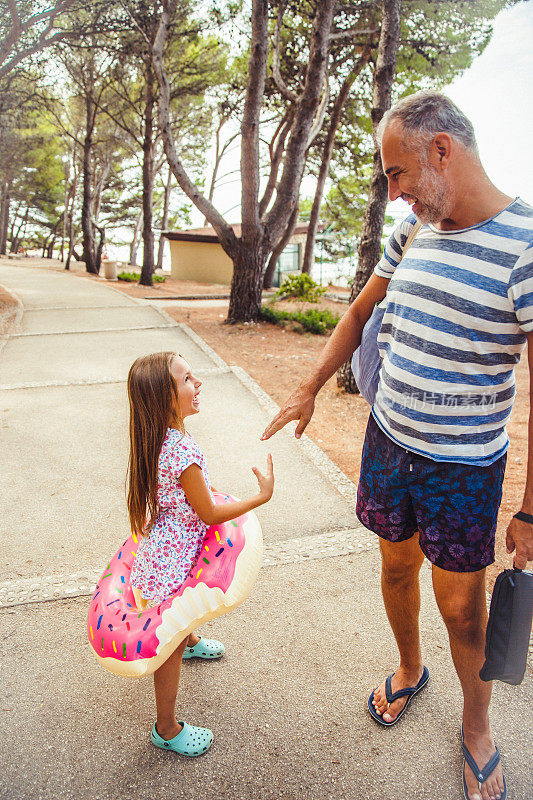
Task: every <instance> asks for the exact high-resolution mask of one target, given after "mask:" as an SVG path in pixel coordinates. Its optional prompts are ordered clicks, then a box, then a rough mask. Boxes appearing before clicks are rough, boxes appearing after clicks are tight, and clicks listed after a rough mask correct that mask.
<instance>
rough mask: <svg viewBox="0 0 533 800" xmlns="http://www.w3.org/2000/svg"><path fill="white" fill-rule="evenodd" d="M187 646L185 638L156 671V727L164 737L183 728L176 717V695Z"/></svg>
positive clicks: (171, 737)
mask: <svg viewBox="0 0 533 800" xmlns="http://www.w3.org/2000/svg"><path fill="white" fill-rule="evenodd" d="M186 646H187V639H184V640H183V641H182V642H181V644H180V645H179V646H178V647H177V648H176V649H175V650H174V652H173V653H172V655H171V656H169V658H167V660H166V661H165V663H164V664H161V666H160V667H159V669H156V671H155V672H154V689H155V705H156V709H157V721H156V727H157V732H158V734H159V735H160V736H161V737H162V738H163V739H173V738H174V736H177V735H178V733H179V732H180V731H181V729H182V726H181V725H180V724H179V723H178V721H177V719H176V696H177V694H178V684H179V681H180V672H181V658H182V656H183V651H184V650H185V648H186Z"/></svg>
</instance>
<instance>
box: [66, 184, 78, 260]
mask: <svg viewBox="0 0 533 800" xmlns="http://www.w3.org/2000/svg"><path fill="white" fill-rule="evenodd" d="M77 188H78V173H77V171H76V169H75V168H74V179H73V181H72V186H71V187H70V191H69V212H68V254H67V261H66V263H65V269H70V259H71V258H72V251H73V249H74V204H75V202H76V190H77Z"/></svg>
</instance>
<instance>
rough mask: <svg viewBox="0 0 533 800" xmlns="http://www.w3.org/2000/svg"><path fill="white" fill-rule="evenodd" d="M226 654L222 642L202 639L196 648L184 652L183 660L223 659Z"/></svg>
mask: <svg viewBox="0 0 533 800" xmlns="http://www.w3.org/2000/svg"><path fill="white" fill-rule="evenodd" d="M225 652H226V650H225V648H224V645H223V644H222V642H217V640H216V639H204V638H202V639H200V641H199V642H197V643H196V644H195V645H194V647H186V648H185V650H184V651H183V658H207V659H213V658H221V656H223V655H224V653H225Z"/></svg>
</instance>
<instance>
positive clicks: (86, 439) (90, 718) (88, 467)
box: [0, 262, 533, 800]
mask: <svg viewBox="0 0 533 800" xmlns="http://www.w3.org/2000/svg"><path fill="white" fill-rule="evenodd" d="M0 284H2V285H3V286H5V287H6V288H8V289H9V290H11V291H12V292H14V293H15V294H16V295H17V296H18V298H19V299H20V301H21V303H22V305H23V310H24V314H23V317H22V321H21V324H20V327H19V329H18V330H17V332H16V333H15V334H14V335H12V336H11V337H10V338H9V340H8V341H7V343H5V346H4V348H3V350H2V352H1V353H0V409H1V420H2V429H1V430H2V437H1V440H0V463H1V464H2V492H1V499H0V503H1V508H0V513H1V515H2V519H3V522H4V525H3V532H2V536H1V539H0V667H1V670H2V672H1V687H2V688H1V689H0V699H1V703H0V733H1V736H2V738H1V744H0V759H1V762H0V763H1V764H2V770H1V771H0V798H2V800H3V798H6V799H8V798H9V800H11V798H13V800H15V798H17V800H25V799H26V798H28V799H29V798H30V797H31V798H43V799H44V798H46V800H48V798H50V800H52V798H53V800H67V798H76V799H77V800H79V798H81V800H89V798H90V800H96V799H97V798H100V799H101V800H118V798H167V797H176V798H194V799H195V800H203V798H210V799H211V800H232V799H233V798H235V800H241V798H243V799H244V798H246V799H247V798H258V799H259V798H261V800H270V798H272V800H274V799H275V798H276V799H277V798H298V800H304V799H305V798H310V799H311V798H313V800H314V798H317V797H320V798H331V799H332V800H339V798H347V799H348V800H352V799H353V800H356V798H357V800H360V799H361V798H368V799H369V800H370V799H372V800H374V798H376V800H377V799H378V798H386V799H387V800H400V798H402V800H404V798H413V800H418V798H420V800H422V798H424V800H425V799H426V798H428V797H431V796H433V797H442V798H456V797H457V798H459V797H461V796H462V792H461V783H460V769H461V759H460V755H459V717H460V691H459V687H458V685H457V681H456V678H455V674H454V671H453V666H452V662H451V658H450V653H449V646H448V642H447V638H446V634H445V630H444V628H443V625H442V623H441V621H440V619H439V616H438V613H437V610H436V607H435V603H434V600H433V597H432V593H431V585H430V584H431V582H430V572H429V569H426V568H424V569H423V575H422V588H423V619H422V629H423V634H424V657H425V660H426V663H427V664H428V666H429V669H430V671H431V674H432V681H431V682H430V685H429V687H428V690H427V691H426V692H424V693H423V694H422V695H421V696H420V698H419V699H417V701H416V702H414V703H413V706H412V708H411V709H410V712H409V715H406V717H405V719H404V720H403V721H402V723H400V724H399V725H398V726H397V727H396V728H393V729H391V730H383V729H381V728H379V727H378V726H377V725H375V724H374V723H373V722H372V721H371V720H370V718H369V716H368V714H367V713H366V712H365V707H366V699H367V697H368V693H369V690H370V688H371V687H372V686H374V685H376V684H377V683H378V682H379V681H380V679H381V678H382V677H383V676H384V675H385V674H387V673H388V672H390V671H391V669H392V668H394V665H395V650H394V642H393V639H392V636H391V633H390V631H389V628H388V625H387V623H386V618H385V614H384V610H383V605H382V602H381V598H380V591H379V558H378V552H377V548H376V542H375V538H374V537H373V536H372V535H371V534H369V533H368V532H367V531H366V530H365V529H363V528H362V527H361V526H360V525H359V523H358V522H357V519H356V518H355V515H354V513H353V506H354V496H355V487H354V486H353V484H351V482H350V481H349V480H348V479H347V478H346V477H345V476H344V475H342V473H340V471H339V470H338V469H337V468H336V467H335V466H334V465H333V464H332V463H331V462H330V461H329V459H328V458H327V457H326V456H325V455H324V454H323V453H322V451H320V450H319V448H317V447H316V446H314V445H313V444H312V443H311V442H310V441H309V440H306V439H305V438H304V439H303V440H302V441H301V442H299V443H298V442H296V441H295V440H294V438H293V437H291V435H290V434H289V433H285V432H283V433H282V434H279V435H278V436H277V437H275V438H274V439H273V440H271V442H269V443H261V442H259V441H258V436H259V434H260V432H261V431H262V430H263V428H264V425H265V422H266V421H267V419H268V418H269V417H270V416H271V414H272V413H273V411H274V410H275V406H274V404H273V403H272V401H271V400H270V398H269V397H268V396H267V395H265V393H264V392H262V391H261V389H260V388H259V387H258V386H257V385H256V384H255V383H254V382H253V381H252V379H251V378H250V377H249V376H248V375H247V374H246V373H245V372H244V371H243V370H241V369H238V368H229V367H228V366H227V365H226V364H225V363H224V362H223V361H222V360H221V359H220V358H219V357H218V356H217V355H216V354H215V353H213V351H211V350H210V349H209V348H208V347H207V346H206V345H205V343H203V342H202V341H201V340H200V339H199V338H198V337H197V336H196V335H195V334H194V333H193V332H192V331H190V330H189V329H188V328H187V326H185V325H178V324H176V323H175V322H174V321H173V320H172V319H171V318H170V317H168V316H167V315H165V314H164V312H162V311H161V310H160V309H158V308H156V307H154V306H151V305H149V304H146V303H139V302H137V301H135V300H132V299H131V298H128V297H125V296H124V295H122V294H121V293H119V292H117V291H115V290H113V289H112V288H110V287H109V286H107V285H105V284H104V283H103V282H102V283H101V284H100V283H98V282H95V281H88V280H86V279H84V278H80V277H79V276H75V275H69V274H66V273H65V274H62V273H60V272H57V271H49V270H43V269H35V268H32V269H30V268H27V267H25V266H24V265H23V264H18V263H17V264H16V265H11V264H9V265H7V264H5V262H2V263H1V264H0ZM160 349H169V350H177V351H179V352H180V353H182V354H183V355H184V356H185V357H186V358H187V359H188V360H190V362H191V363H192V364H193V365H194V367H195V370H196V371H197V373H198V374H199V375H200V376H201V377H202V379H203V380H204V388H203V395H202V396H203V406H202V413H201V414H200V415H198V417H195V418H194V419H193V420H192V423H191V426H190V429H191V432H192V433H193V435H194V436H196V438H197V439H198V441H199V442H200V444H201V446H202V448H203V449H204V451H205V453H206V455H207V459H208V464H209V466H210V472H211V478H212V482H213V483H214V485H216V486H219V487H221V488H224V489H226V490H228V491H230V492H232V493H233V494H236V495H241V496H245V495H248V494H250V493H252V492H253V491H254V490H255V488H254V486H255V479H254V478H253V475H252V473H251V470H250V466H251V465H252V464H254V463H255V464H257V465H258V466H259V467H260V468H261V466H263V465H264V463H265V459H266V453H267V450H271V451H272V453H273V457H274V464H275V470H276V475H277V484H276V490H275V494H274V498H273V499H272V501H271V503H269V504H268V505H267V506H265V507H263V508H262V509H259V510H258V516H259V518H260V521H261V524H262V526H263V532H264V537H265V545H266V547H265V567H264V569H263V570H262V571H261V573H260V576H259V579H258V581H257V584H256V586H255V588H254V590H253V592H252V595H251V597H250V598H249V600H248V601H247V602H246V603H245V604H244V605H243V606H242V607H241V608H239V609H238V610H237V611H235V612H233V613H232V614H229V615H227V616H225V617H222V618H220V619H218V620H215V621H214V622H212V623H210V624H209V625H207V626H205V628H204V629H203V632H204V633H205V634H207V635H216V636H218V637H220V638H221V639H223V640H224V642H225V644H226V647H227V656H226V657H225V658H224V659H223V660H222V661H221V662H219V663H213V664H205V663H201V664H196V663H186V664H185V665H184V668H183V672H182V683H181V687H180V692H179V695H178V708H179V713H180V717H185V718H186V719H187V720H189V721H191V722H193V723H197V724H205V725H208V726H209V727H211V728H212V729H213V731H214V733H215V743H214V745H213V747H212V749H211V750H210V751H209V753H208V754H206V755H205V756H204V757H202V758H201V759H198V760H195V761H193V762H189V761H185V760H184V759H180V758H179V757H174V756H173V755H172V754H168V753H163V752H161V751H158V750H156V749H155V748H154V747H152V746H151V745H150V744H149V742H148V733H149V730H150V727H151V724H152V722H153V713H154V711H153V694H152V692H153V690H152V683H151V679H144V680H133V681H128V680H124V679H119V678H117V677H116V676H113V675H111V674H109V673H107V672H105V671H103V670H102V669H101V668H100V667H99V666H98V664H97V663H96V661H95V660H94V659H93V657H92V656H91V654H90V652H89V648H88V645H87V643H86V632H85V624H86V614H87V599H88V596H89V595H90V594H91V593H92V586H93V585H94V582H95V580H96V579H97V577H98V576H99V574H100V572H101V569H102V568H103V566H105V561H106V559H107V558H108V557H109V556H110V555H112V554H113V553H114V552H115V550H116V549H117V546H118V545H119V544H120V543H121V541H123V540H124V538H125V537H126V535H127V533H128V526H127V517H126V510H125V502H124V477H125V467H126V457H127V400H126V390H125V378H126V375H127V371H128V368H129V366H130V364H131V362H132V361H133V360H134V358H136V357H137V356H138V355H140V354H142V353H147V352H151V351H154V350H160ZM47 601H51V602H47ZM532 701H533V681H532V680H531V676H530V675H528V676H527V677H526V679H525V681H524V683H523V684H522V686H520V687H514V688H513V687H508V686H504V685H499V684H498V685H496V686H495V693H494V711H493V719H494V728H495V732H496V735H497V737H498V741H499V744H500V748H501V750H502V752H503V760H504V765H505V767H506V772H507V778H508V783H509V786H510V793H509V797H513V798H515V799H516V800H519V799H523V800H525V798H528V797H529V796H530V795H529V789H530V788H531V760H530V753H531V749H532V744H533V737H532V734H531V730H530V726H529V723H528V721H527V720H528V719H530V715H529V712H528V709H529V708H530V706H531V703H532Z"/></svg>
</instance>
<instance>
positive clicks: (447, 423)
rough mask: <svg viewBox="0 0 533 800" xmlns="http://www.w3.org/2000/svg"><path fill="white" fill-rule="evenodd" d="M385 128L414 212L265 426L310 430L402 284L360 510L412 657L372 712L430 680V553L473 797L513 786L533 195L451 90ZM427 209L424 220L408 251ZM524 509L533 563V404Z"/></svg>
mask: <svg viewBox="0 0 533 800" xmlns="http://www.w3.org/2000/svg"><path fill="white" fill-rule="evenodd" d="M378 141H379V142H380V144H381V157H382V163H383V169H384V171H385V174H386V175H387V179H388V182H389V197H390V199H391V200H395V199H396V198H398V197H401V198H402V199H404V200H406V201H407V202H408V203H409V204H410V205H411V207H412V211H413V212H414V213H413V214H412V215H410V216H409V217H408V218H407V219H406V220H405V221H404V222H403V223H401V225H399V227H398V228H397V229H396V231H395V232H394V233H393V234H392V236H391V237H390V239H389V241H388V243H387V245H386V247H385V251H384V254H383V257H382V258H381V260H380V262H379V263H378V265H377V266H376V268H375V272H374V274H373V275H372V276H371V278H370V280H369V281H368V283H367V285H366V286H365V288H364V289H363V291H362V292H361V293H360V295H359V296H358V297H357V299H356V300H355V301H354V303H353V304H352V305H351V306H350V308H349V310H348V311H347V313H346V314H345V315H344V317H343V318H342V320H341V321H340V322H339V324H338V326H337V328H336V330H335V332H334V333H333V335H332V336H331V338H330V339H329V340H328V343H327V345H326V347H325V349H324V351H323V353H322V355H321V357H320V358H319V359H318V361H317V363H316V365H315V367H314V369H313V371H312V373H311V375H310V376H309V378H308V379H307V380H305V381H304V382H303V383H302V384H301V385H300V386H299V387H298V389H297V390H296V391H295V392H294V393H293V394H292V395H291V396H290V397H289V399H288V400H287V401H286V403H285V404H284V406H283V407H282V409H281V411H280V412H279V414H278V415H277V416H276V417H275V418H274V419H273V421H272V422H271V423H270V425H269V426H268V427H267V428H266V430H265V432H264V434H263V436H262V438H263V439H268V438H269V437H270V436H272V434H274V433H275V432H276V431H278V430H280V428H282V427H283V426H284V425H285V424H286V423H287V422H289V421H290V420H298V424H297V427H296V432H295V435H296V437H297V438H299V437H300V436H301V434H302V432H303V431H304V429H305V427H306V425H307V423H308V422H309V420H310V418H311V416H312V414H313V410H314V400H315V396H316V394H317V392H318V391H319V389H320V388H321V387H322V386H323V385H324V383H325V382H326V381H327V380H328V378H330V377H331V376H332V375H333V374H334V373H335V371H336V370H337V369H338V368H339V367H340V366H341V364H343V363H344V362H345V361H347V360H348V358H349V357H350V355H351V353H352V352H353V350H354V349H355V348H356V347H357V346H358V344H359V342H360V339H361V332H362V329H363V326H364V324H365V322H366V321H367V319H368V318H369V316H370V314H371V312H372V310H373V308H374V306H375V304H376V303H377V302H379V301H380V300H382V299H383V298H384V297H385V294H386V295H387V309H386V312H385V315H384V318H383V323H382V326H381V330H380V334H379V337H378V345H379V349H380V354H381V356H382V359H383V362H382V367H381V371H380V377H379V384H378V389H377V394H376V399H375V402H374V405H373V406H372V413H371V415H370V418H369V422H368V427H367V432H366V438H365V443H364V448H363V456H362V463H361V477H360V483H359V488H358V499H357V515H358V517H359V519H360V520H361V521H362V523H363V524H364V525H365V526H366V527H367V528H369V529H370V530H373V531H375V532H376V533H377V534H378V535H379V536H380V550H381V556H382V590H383V598H384V602H385V608H386V611H387V615H388V618H389V622H390V624H391V627H392V630H393V632H394V635H395V638H396V642H397V644H398V648H399V654H400V663H399V667H398V668H397V670H396V672H395V673H394V674H393V675H392V676H390V677H389V678H388V679H387V680H386V681H384V682H383V683H382V684H381V685H380V686H378V687H377V688H376V689H375V690H374V691H373V692H372V694H371V696H370V698H369V710H370V713H371V714H372V716H373V717H374V719H376V720H377V721H378V722H380V723H381V724H383V725H392V724H394V723H395V722H397V721H398V720H399V718H400V717H401V716H402V714H403V713H404V712H405V711H406V709H407V706H408V703H409V701H410V700H411V698H412V697H413V696H414V695H415V694H416V693H417V692H418V691H420V690H421V689H422V688H423V687H424V686H425V685H426V683H427V681H428V679H429V673H428V671H427V668H426V667H424V666H423V664H422V658H421V650H420V641H419V628H418V616H419V609H420V591H419V583H418V576H419V570H420V567H421V564H422V562H423V559H424V556H426V557H427V558H428V559H429V560H430V561H431V562H432V571H433V586H434V591H435V596H436V600H437V603H438V606H439V610H440V612H441V614H442V617H443V619H444V622H445V623H446V627H447V629H448V634H449V638H450V647H451V652H452V657H453V661H454V665H455V668H456V671H457V674H458V676H459V680H460V682H461V686H462V690H463V698H464V704H463V719H462V722H463V732H464V733H463V735H464V755H465V764H464V769H463V788H464V793H465V797H467V798H469V800H481V799H482V800H491V799H492V798H504V797H505V796H506V787H505V781H504V778H503V773H502V769H501V765H500V763H499V756H498V751H497V750H495V746H494V742H493V739H492V734H491V730H490V725H489V717H488V708H489V702H490V695H491V684H490V683H484V682H482V681H481V680H480V678H479V670H480V668H481V666H482V664H483V660H484V642H485V628H486V623H487V612H486V604H485V568H486V566H487V565H488V564H490V563H492V562H493V561H494V534H495V529H496V518H497V513H498V508H499V505H500V500H501V486H502V481H503V475H504V470H505V458H506V455H505V453H506V450H507V446H508V437H507V433H506V430H505V425H506V423H507V420H508V419H509V416H510V412H511V407H512V402H513V398H514V371H513V368H514V365H515V364H516V363H517V362H518V360H519V358H520V352H521V351H522V350H523V348H524V346H525V343H526V340H527V341H528V343H529V345H530V347H529V350H528V357H529V367H530V375H533V208H531V207H529V206H528V205H526V204H525V203H524V202H523V201H521V200H520V199H516V200H513V198H511V197H508V196H507V195H505V194H504V193H503V192H501V191H499V190H498V189H497V188H496V187H495V186H494V185H493V184H492V183H491V182H490V180H489V178H488V177H487V175H486V173H485V171H484V169H483V167H482V165H481V162H480V160H479V156H478V152H477V146H476V142H475V137H474V131H473V128H472V125H471V123H470V121H469V120H468V119H467V118H466V117H465V116H464V114H463V113H462V112H461V111H460V110H459V109H458V108H457V107H456V106H455V105H454V104H453V103H452V102H451V101H450V100H449V99H448V98H447V97H445V96H444V95H441V94H439V93H436V92H420V93H418V94H415V95H411V96H410V97H407V98H404V99H403V100H401V101H400V102H399V103H398V104H397V105H396V106H394V107H393V108H392V109H390V111H389V112H387V114H386V115H385V116H384V118H383V120H382V121H381V123H380V125H379V128H378ZM417 218H418V220H419V221H420V222H422V223H424V226H423V227H422V229H421V230H420V232H419V233H418V235H417V236H416V238H415V240H414V242H413V244H412V245H411V247H410V248H409V251H408V252H407V253H406V255H405V258H404V259H402V250H403V247H404V245H405V242H406V239H407V237H408V234H409V231H410V230H411V228H412V227H413V225H414V224H415V222H416V219H417ZM532 387H533V380H532ZM521 512H522V513H521V514H520V516H521V519H517V518H513V519H512V521H511V524H510V525H509V528H508V531H507V550H508V552H512V551H513V550H515V551H516V552H515V564H516V566H517V567H519V568H525V567H526V564H527V561H528V560H530V559H532V558H533V516H528V515H533V415H532V414H531V413H530V425H529V460H528V472H527V483H526V490H525V495H524V501H523V504H522V508H521ZM526 520H527V521H526ZM397 693H399V694H397Z"/></svg>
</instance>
